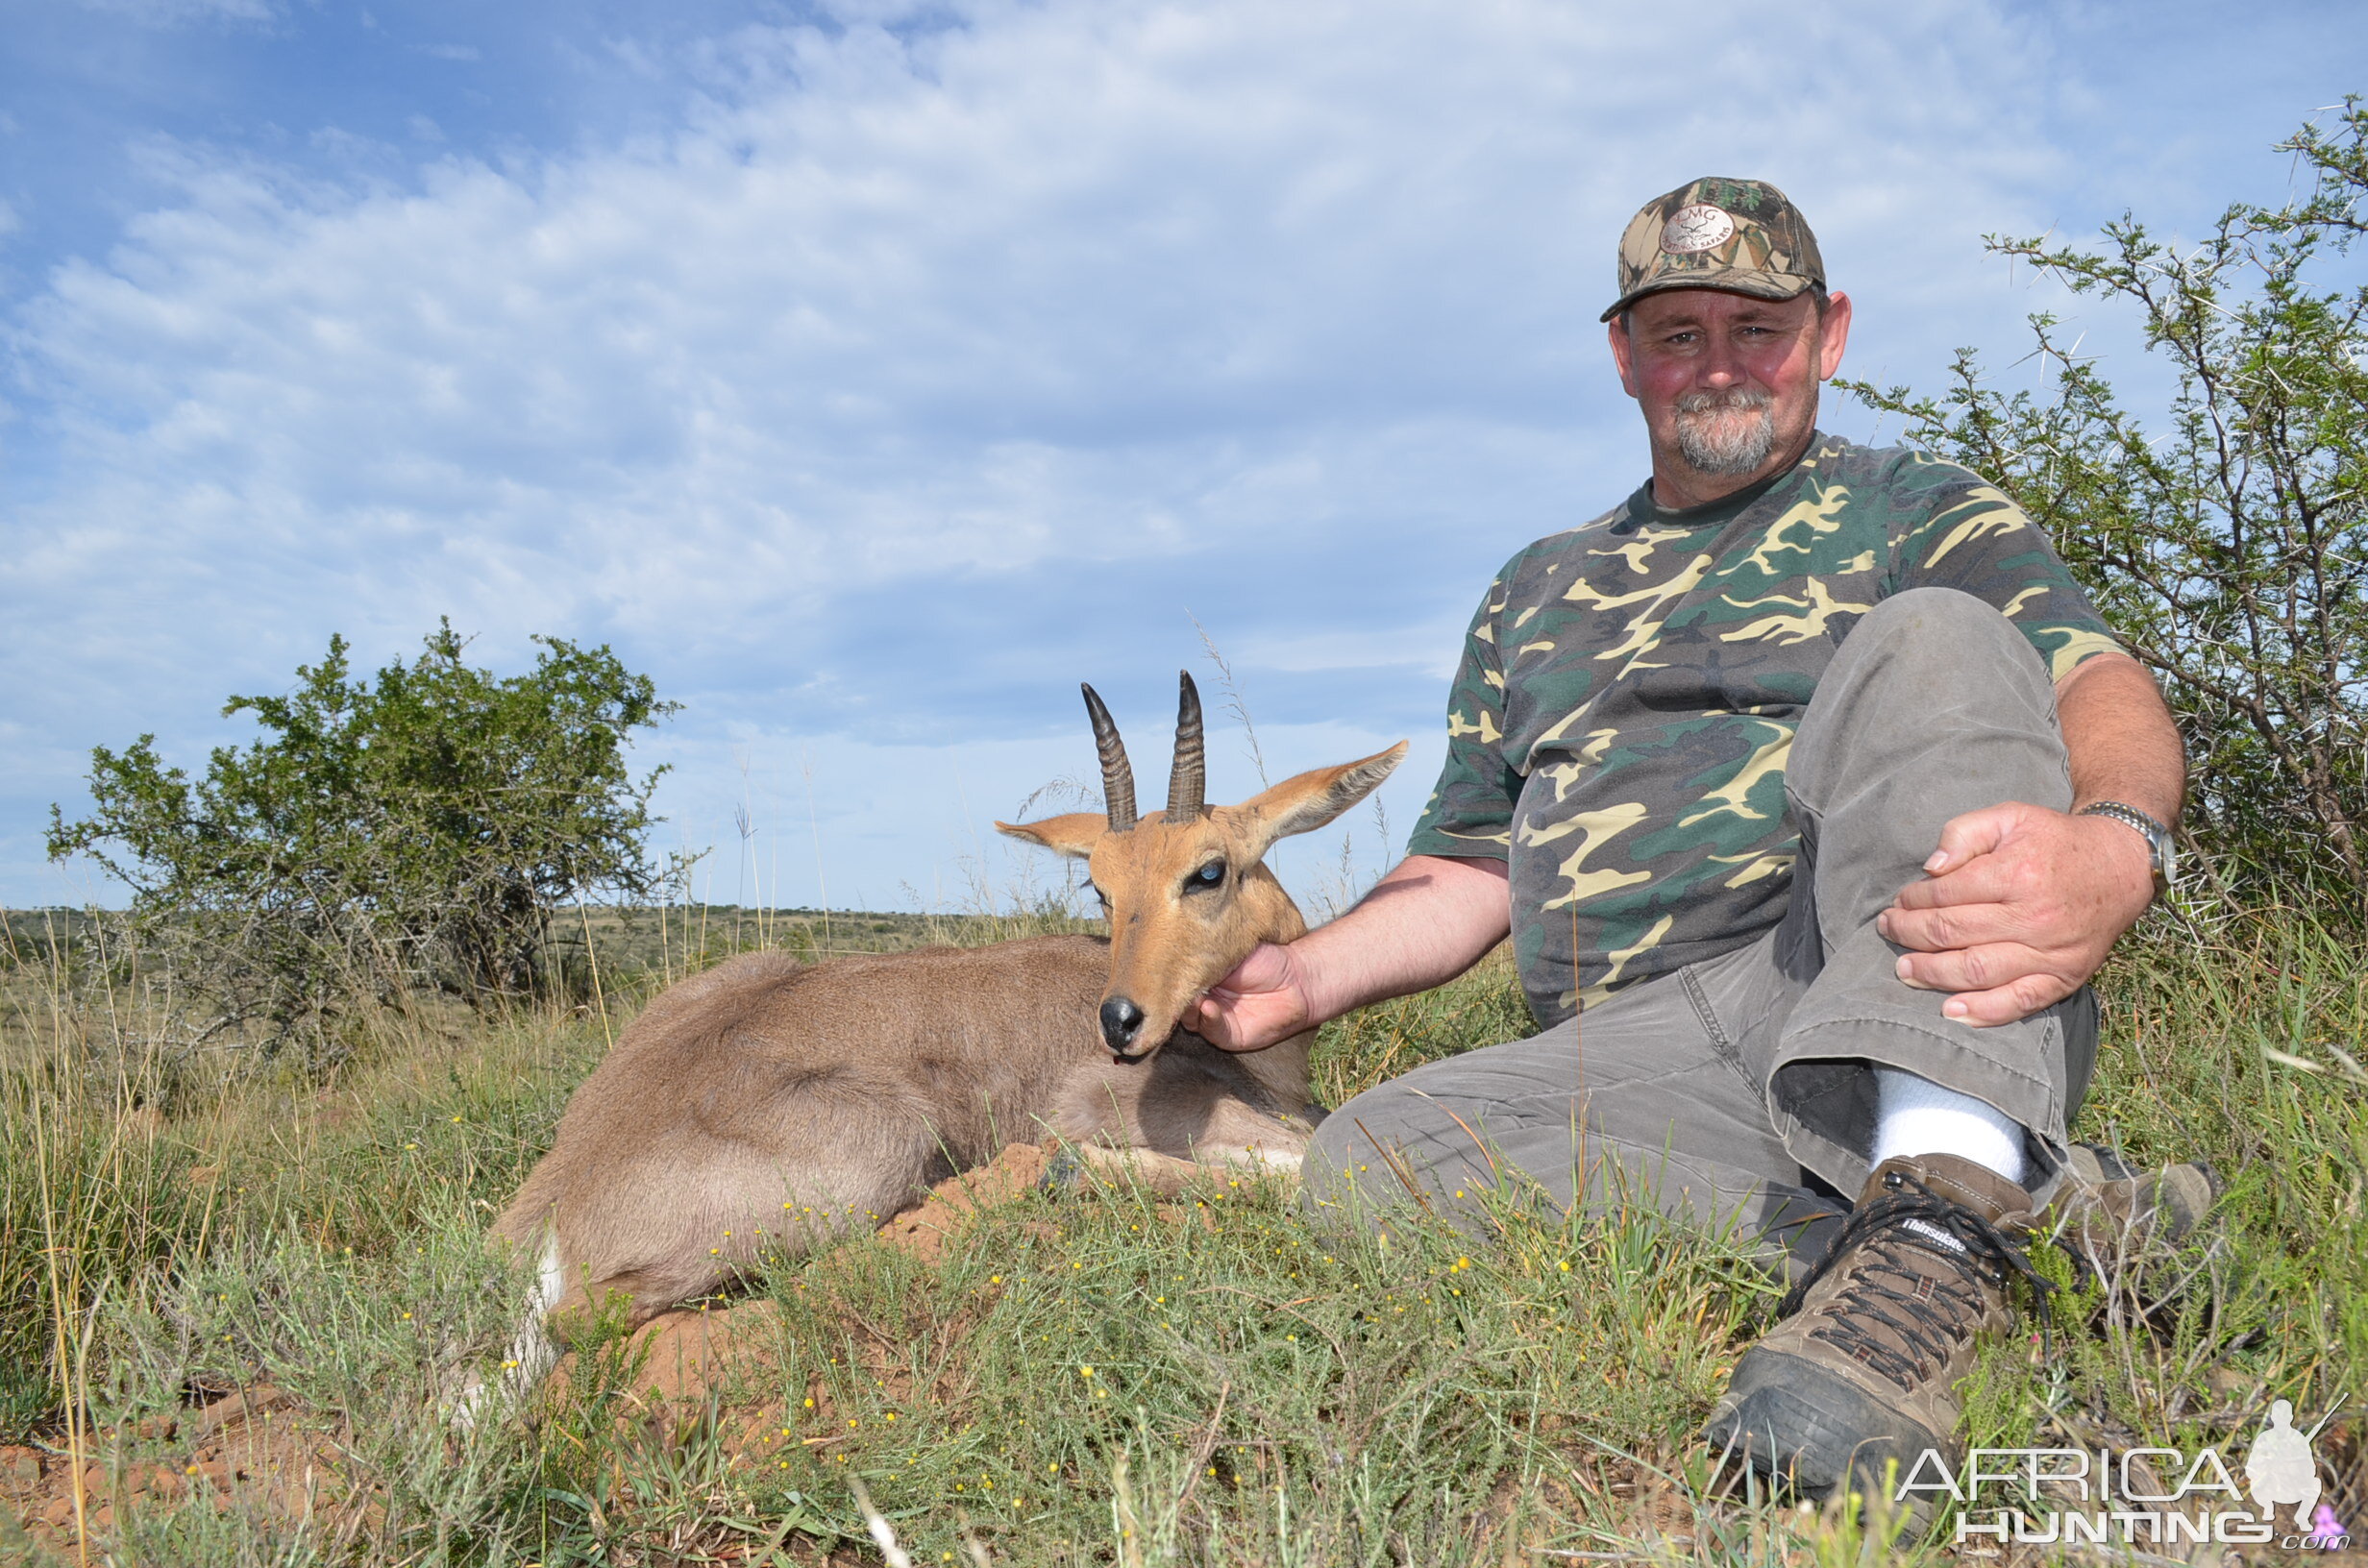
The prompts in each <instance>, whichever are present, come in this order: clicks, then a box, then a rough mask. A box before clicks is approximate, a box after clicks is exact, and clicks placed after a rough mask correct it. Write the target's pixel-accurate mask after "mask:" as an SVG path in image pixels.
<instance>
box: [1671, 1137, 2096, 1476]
mask: <svg viewBox="0 0 2368 1568" xmlns="http://www.w3.org/2000/svg"><path fill="white" fill-rule="evenodd" d="M2031 1207H2032V1206H2031V1197H2030V1194H2028V1193H2026V1192H2025V1191H2024V1190H2023V1189H2022V1188H2019V1187H2017V1186H2015V1185H2014V1184H2013V1183H2012V1182H2010V1181H2008V1180H2007V1179H2006V1178H2005V1177H2003V1176H2000V1175H1997V1174H1996V1173H1994V1172H1992V1171H1990V1170H1987V1169H1985V1168H1984V1167H1983V1166H1981V1165H1977V1164H1974V1163H1973V1162H1971V1161H1969V1160H1961V1159H1958V1158H1957V1157H1956V1156H1954V1155H1946V1154H1932V1155H1922V1156H1918V1157H1916V1158H1912V1159H1898V1160H1887V1161H1885V1162H1884V1163H1883V1164H1881V1165H1879V1166H1878V1167H1876V1169H1875V1172H1874V1174H1873V1175H1872V1176H1870V1177H1868V1178H1867V1182H1866V1188H1865V1190H1863V1191H1862V1192H1861V1193H1860V1194H1859V1201H1858V1207H1857V1208H1856V1209H1855V1210H1853V1211H1852V1213H1851V1214H1850V1217H1849V1219H1848V1220H1847V1221H1846V1222H1845V1223H1844V1224H1843V1226H1842V1228H1841V1231H1840V1234H1839V1235H1838V1236H1837V1237H1835V1239H1834V1245H1833V1247H1832V1248H1831V1249H1830V1250H1829V1251H1828V1252H1827V1253H1826V1255H1825V1257H1824V1258H1822V1259H1821V1260H1819V1261H1818V1262H1817V1264H1816V1265H1815V1266H1814V1267H1813V1268H1812V1269H1811V1270H1810V1271H1809V1273H1808V1274H1807V1275H1806V1276H1805V1277H1804V1278H1803V1279H1802V1280H1801V1282H1800V1284H1798V1285H1796V1286H1793V1287H1792V1290H1791V1292H1790V1293H1789V1294H1788V1295H1787V1296H1786V1297H1785V1300H1784V1303H1783V1305H1782V1306H1781V1307H1779V1308H1778V1309H1777V1311H1778V1314H1779V1317H1780V1321H1779V1322H1778V1323H1777V1324H1776V1326H1775V1327H1774V1328H1772V1329H1770V1330H1768V1332H1767V1333H1766V1334H1765V1335H1763V1336H1762V1337H1761V1339H1760V1342H1759V1343H1758V1344H1756V1345H1754V1346H1752V1347H1751V1348H1750V1349H1749V1350H1748V1351H1746V1352H1744V1353H1743V1359H1742V1360H1740V1361H1739V1362H1737V1363H1736V1368H1735V1376H1734V1378H1733V1379H1732V1380H1731V1381H1730V1382H1729V1383H1728V1384H1727V1392H1726V1397H1725V1398H1723V1399H1721V1400H1720V1401H1719V1402H1718V1408H1717V1409H1715V1410H1714V1412H1713V1413H1712V1416H1711V1424H1710V1428H1709V1430H1708V1432H1707V1433H1705V1434H1704V1435H1705V1436H1706V1437H1707V1438H1708V1439H1709V1441H1710V1442H1711V1444H1712V1445H1713V1446H1714V1447H1716V1448H1718V1449H1720V1450H1722V1451H1726V1452H1732V1453H1736V1454H1739V1455H1740V1456H1741V1457H1742V1458H1744V1459H1745V1460H1746V1461H1747V1462H1748V1463H1749V1464H1750V1465H1751V1467H1752V1468H1753V1469H1755V1470H1758V1471H1760V1472H1762V1473H1763V1474H1765V1475H1771V1476H1775V1477H1778V1478H1781V1479H1783V1480H1785V1481H1788V1482H1790V1483H1791V1484H1792V1485H1793V1486H1794V1487H1795V1488H1797V1489H1798V1490H1800V1491H1803V1492H1806V1493H1808V1494H1810V1495H1812V1496H1817V1497H1822V1496H1824V1495H1825V1494H1826V1493H1828V1492H1831V1491H1832V1490H1834V1489H1835V1488H1836V1487H1837V1486H1840V1485H1843V1484H1844V1483H1845V1482H1846V1483H1847V1485H1848V1487H1849V1489H1851V1490H1854V1491H1858V1492H1861V1493H1862V1494H1863V1495H1865V1496H1867V1497H1870V1498H1871V1497H1873V1496H1875V1495H1876V1494H1877V1493H1878V1492H1880V1491H1882V1490H1884V1486H1885V1482H1884V1471H1885V1466H1886V1464H1887V1463H1889V1462H1896V1463H1897V1465H1898V1467H1899V1468H1898V1471H1897V1474H1896V1478H1895V1479H1894V1480H1893V1481H1892V1482H1891V1484H1892V1485H1893V1486H1896V1485H1897V1484H1898V1482H1900V1481H1904V1480H1906V1479H1907V1478H1908V1477H1909V1476H1910V1475H1911V1474H1912V1472H1914V1470H1915V1466H1916V1460H1917V1457H1918V1456H1919V1455H1921V1454H1922V1453H1923V1451H1924V1450H1926V1449H1928V1448H1929V1449H1932V1450H1935V1451H1936V1453H1938V1454H1939V1456H1940V1458H1941V1461H1942V1462H1943V1463H1944V1464H1945V1465H1946V1466H1947V1467H1948V1470H1949V1472H1950V1473H1951V1474H1954V1473H1955V1472H1956V1469H1957V1449H1956V1444H1955V1435H1954V1434H1955V1433H1956V1430H1957V1420H1958V1416H1959V1415H1960V1413H1961V1409H1962V1406H1961V1401H1960V1400H1959V1398H1958V1394H1957V1385H1958V1384H1960V1383H1961V1382H1962V1381H1963V1380H1964V1378H1965V1376H1966V1374H1968V1373H1969V1372H1971V1371H1972V1370H1973V1362H1974V1354H1975V1348H1976V1347H1975V1342H1976V1340H1977V1339H1978V1338H1979V1337H1980V1336H1981V1335H1985V1334H1998V1333H2002V1332H2004V1331H2005V1330H2007V1329H2008V1328H2010V1326H2011V1325H2012V1322H2013V1316H2012V1313H2011V1311H2010V1308H2009V1303H2008V1286H2009V1284H2010V1282H2011V1281H2012V1280H2013V1278H2014V1277H2015V1276H2016V1275H2020V1276H2022V1277H2023V1278H2024V1279H2025V1280H2027V1281H2029V1282H2030V1283H2031V1286H2032V1287H2033V1289H2034V1290H2035V1291H2036V1292H2038V1293H2039V1294H2041V1295H2042V1296H2043V1295H2044V1294H2045V1292H2047V1291H2048V1290H2051V1289H2053V1288H2054V1286H2051V1285H2050V1284H2049V1283H2048V1282H2047V1281H2046V1280H2044V1279H2042V1278H2040V1277H2039V1276H2038V1275H2037V1274H2035V1273H2034V1272H2033V1270H2032V1267H2031V1262H2030V1260H2029V1259H2028V1258H2027V1257H2025V1256H2024V1254H2023V1251H2022V1249H2021V1247H2020V1245H2019V1244H2018V1238H2019V1237H2021V1236H2022V1235H2024V1234H2026V1233H2027V1232H2028V1230H2029V1229H2030V1227H2031V1226H2032V1225H2033V1223H2034V1222H2035V1215H2034V1214H2033V1213H2032V1212H2031Z"/></svg>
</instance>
